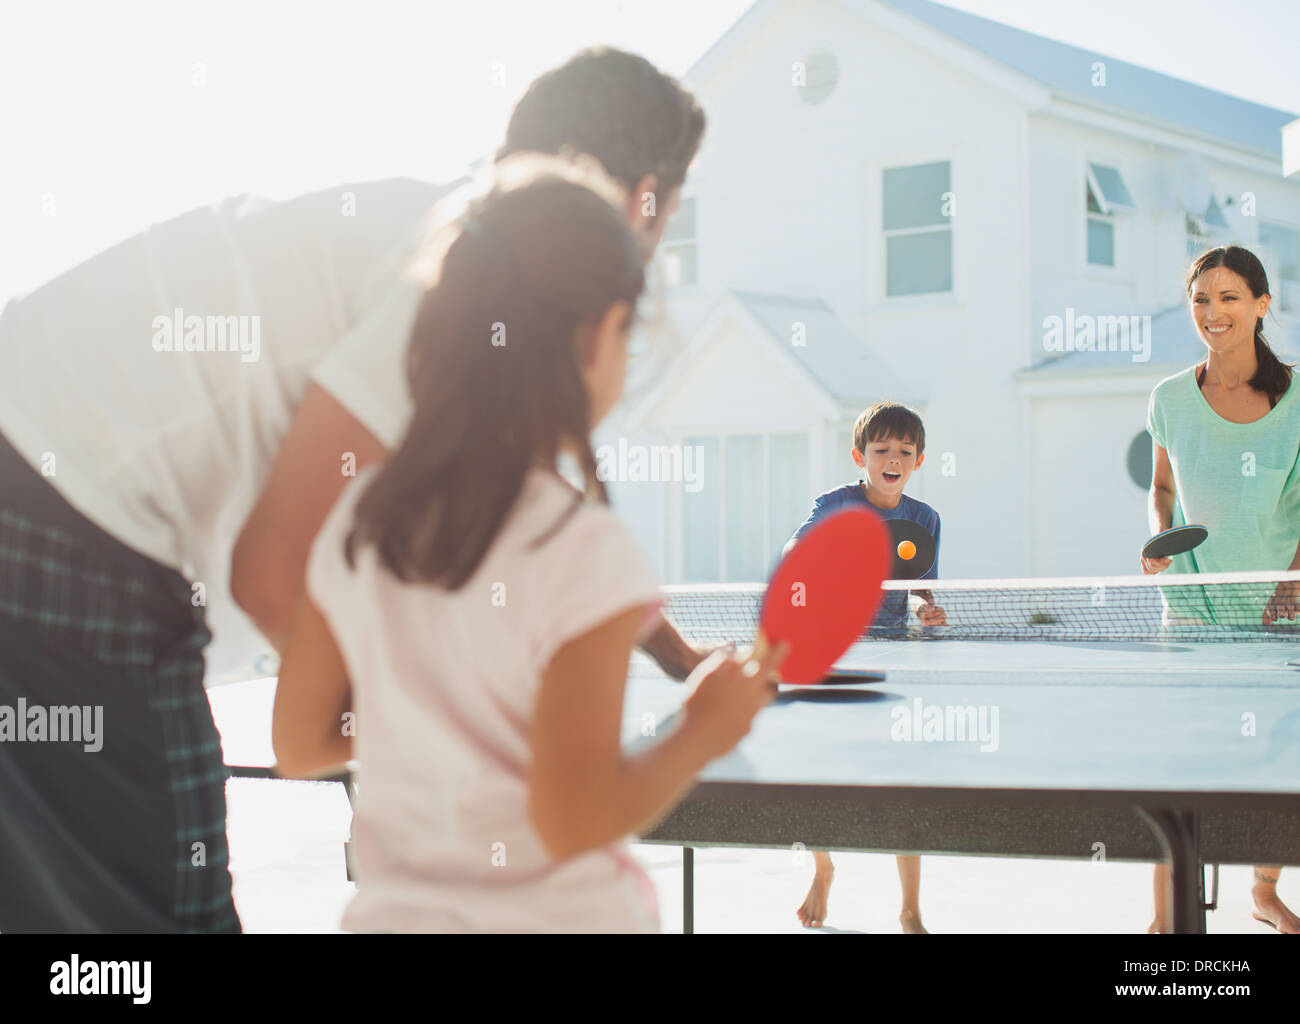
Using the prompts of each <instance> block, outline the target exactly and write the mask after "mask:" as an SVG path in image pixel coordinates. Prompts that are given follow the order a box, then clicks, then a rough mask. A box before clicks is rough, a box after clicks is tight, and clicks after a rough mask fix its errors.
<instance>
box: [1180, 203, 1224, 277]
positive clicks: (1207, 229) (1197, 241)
mask: <svg viewBox="0 0 1300 1024" xmlns="http://www.w3.org/2000/svg"><path fill="white" fill-rule="evenodd" d="M1186 222H1187V262H1189V263H1191V262H1192V261H1193V260H1195V259H1196V258H1197V257H1198V256H1200V255H1201V253H1203V252H1205V250H1206V249H1213V248H1214V247H1215V246H1216V245H1221V244H1222V242H1221V241H1220V237H1219V236H1220V235H1222V234H1225V233H1226V232H1227V231H1228V222H1227V220H1226V219H1225V218H1224V216H1223V210H1222V209H1221V208H1220V206H1219V201H1218V200H1217V199H1215V198H1214V197H1213V196H1211V197H1210V203H1209V205H1208V206H1207V207H1206V208H1205V212H1204V213H1203V214H1201V216H1199V217H1195V216H1193V215H1192V214H1190V213H1189V214H1187V216H1186Z"/></svg>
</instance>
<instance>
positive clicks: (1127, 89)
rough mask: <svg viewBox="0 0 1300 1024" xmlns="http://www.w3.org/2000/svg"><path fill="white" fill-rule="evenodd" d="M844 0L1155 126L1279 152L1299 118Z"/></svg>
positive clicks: (988, 30)
mask: <svg viewBox="0 0 1300 1024" xmlns="http://www.w3.org/2000/svg"><path fill="white" fill-rule="evenodd" d="M790 2H791V0H757V2H756V3H754V5H753V6H752V7H750V8H748V9H747V10H746V11H745V13H744V14H743V15H741V17H740V18H739V19H738V20H737V21H736V22H735V24H733V25H732V26H731V27H730V28H729V29H727V31H726V32H724V33H723V34H722V36H720V37H719V38H718V39H717V40H716V41H715V42H714V44H713V45H712V46H711V47H709V49H708V50H707V51H705V53H704V54H703V55H702V56H701V57H700V58H699V60H697V61H696V62H695V64H694V65H692V67H691V68H690V70H689V71H687V72H686V76H685V77H686V79H687V81H691V82H694V80H695V79H696V77H697V76H700V75H704V76H707V75H708V74H709V73H710V71H709V69H710V68H714V67H718V66H719V65H720V58H721V57H722V54H723V53H725V51H726V50H727V49H728V48H729V47H730V46H731V45H732V44H733V43H734V42H735V40H736V39H738V38H740V37H741V36H743V35H745V34H747V33H750V32H752V31H754V30H755V29H756V28H757V26H758V25H759V24H761V23H762V22H763V20H764V19H766V18H767V17H769V16H770V15H771V14H772V13H773V12H775V11H776V10H778V9H779V8H781V7H782V6H783V5H784V4H786V3H790ZM841 2H842V3H843V4H844V6H845V8H846V9H848V10H851V11H855V12H857V13H858V14H860V15H861V16H862V17H864V18H866V19H868V20H871V19H872V17H873V14H877V13H879V12H880V11H881V8H886V9H888V10H891V11H894V12H897V13H899V14H902V15H905V16H907V17H910V18H912V19H914V20H915V21H917V22H919V23H920V24H921V25H923V26H925V27H926V28H928V29H930V30H933V31H934V32H938V33H939V34H941V35H942V36H944V37H946V39H947V40H948V41H950V42H954V43H957V44H959V45H961V46H964V47H966V48H967V49H969V50H971V51H973V52H974V53H976V54H978V55H980V56H981V57H983V58H985V59H986V60H988V61H992V62H993V63H994V64H996V65H999V66H1001V67H1003V68H1006V69H1007V70H1008V71H1011V72H1013V73H1014V74H1015V75H1018V76H1020V80H1022V81H1024V80H1027V81H1028V82H1033V83H1037V85H1038V86H1040V87H1043V88H1045V89H1046V90H1047V91H1048V92H1049V93H1050V94H1051V95H1052V96H1054V97H1057V98H1058V99H1061V100H1065V101H1068V102H1070V103H1074V104H1077V105H1079V106H1081V107H1086V108H1089V109H1092V110H1097V111H1101V112H1105V113H1109V114H1115V115H1119V116H1122V117H1127V118H1129V119H1131V120H1135V121H1141V122H1144V123H1146V124H1149V125H1151V126H1153V127H1162V128H1166V129H1172V130H1174V131H1180V132H1182V133H1184V134H1187V133H1191V134H1193V135H1196V136H1200V137H1203V138H1206V139H1211V140H1214V141H1216V142H1219V143H1226V144H1229V145H1233V146H1236V147H1239V148H1242V149H1246V150H1251V151H1253V152H1255V153H1256V154H1258V155H1261V156H1268V157H1280V156H1281V155H1282V128H1283V127H1284V126H1285V125H1287V124H1288V123H1289V122H1291V121H1295V120H1296V118H1297V114H1295V113H1288V112H1287V111H1284V110H1278V109H1275V108H1273V107H1267V106H1264V105H1262V104H1259V103H1252V102H1250V101H1249V100H1243V99H1239V98H1237V97H1235V96H1229V95H1227V94H1226V93H1222V92H1216V91H1215V90H1214V89H1207V88H1206V87H1205V86H1202V85H1196V84H1195V83H1193V82H1186V81H1183V80H1182V79H1179V78H1174V77H1173V76H1171V75H1164V74H1161V73H1159V72H1158V71H1151V70H1150V69H1148V68H1144V67H1140V66H1138V65H1136V64H1129V63H1127V62H1125V61H1122V60H1116V59H1115V58H1112V57H1107V56H1105V55H1104V54H1099V53H1094V52H1093V51H1091V50H1084V49H1081V48H1079V47H1077V46H1070V45H1069V44H1068V43H1061V42H1057V41H1056V40H1054V39H1047V38H1046V37H1044V36H1039V35H1034V34H1033V33H1032V32H1026V31H1024V30H1023V29H1019V28H1013V27H1012V26H1010V25H1003V24H1001V23H1000V22H996V21H990V20H989V19H988V18H981V17H978V16H976V15H974V14H967V13H966V12H965V11H958V10H954V9H953V8H951V7H945V6H943V5H942V4H937V3H931V2H930V0H841ZM877 20H878V19H877ZM1097 60H1102V61H1104V62H1105V64H1106V84H1105V86H1097V87H1094V86H1093V85H1092V84H1091V68H1092V64H1093V62H1095V61H1097ZM1298 145H1300V144H1298Z"/></svg>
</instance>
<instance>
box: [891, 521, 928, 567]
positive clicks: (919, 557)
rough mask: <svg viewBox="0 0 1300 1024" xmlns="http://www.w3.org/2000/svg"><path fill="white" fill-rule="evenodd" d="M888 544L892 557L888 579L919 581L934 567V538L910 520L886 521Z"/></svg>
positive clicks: (922, 527)
mask: <svg viewBox="0 0 1300 1024" xmlns="http://www.w3.org/2000/svg"><path fill="white" fill-rule="evenodd" d="M885 526H886V527H887V528H888V529H889V536H890V543H891V544H892V549H891V550H892V553H893V556H894V567H893V570H892V571H893V575H892V576H891V577H890V579H895V580H915V579H920V578H921V577H922V576H924V575H925V574H926V573H927V572H929V571H930V566H932V565H934V537H933V536H932V535H931V533H930V531H929V530H927V529H926V528H925V527H924V526H921V525H920V524H918V523H914V522H912V520H910V519H888V520H886V521H885Z"/></svg>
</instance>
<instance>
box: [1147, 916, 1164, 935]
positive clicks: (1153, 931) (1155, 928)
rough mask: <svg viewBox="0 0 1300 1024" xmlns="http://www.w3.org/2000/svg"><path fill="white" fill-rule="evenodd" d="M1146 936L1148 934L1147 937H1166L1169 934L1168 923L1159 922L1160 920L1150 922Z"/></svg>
mask: <svg viewBox="0 0 1300 1024" xmlns="http://www.w3.org/2000/svg"><path fill="white" fill-rule="evenodd" d="M1147 934H1148V935H1168V934H1169V922H1168V921H1161V920H1158V919H1157V920H1155V921H1152V922H1151V924H1150V926H1149V927H1148V928H1147Z"/></svg>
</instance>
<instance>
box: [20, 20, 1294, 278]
mask: <svg viewBox="0 0 1300 1024" xmlns="http://www.w3.org/2000/svg"><path fill="white" fill-rule="evenodd" d="M790 2H797V0H790ZM749 5H750V0H654V2H653V3H634V2H628V0H455V2H449V0H406V2H400V0H311V2H304V0H215V2H214V0H202V2H177V0H114V2H113V3H102V2H100V0H83V2H79V3H78V2H72V0H51V2H48V3H40V4H17V3H15V4H10V5H7V7H6V10H5V13H4V24H3V25H0V139H3V157H2V158H0V302H2V301H3V300H4V299H5V298H6V297H8V296H9V295H11V294H14V293H16V292H20V291H25V290H27V289H28V288H31V287H34V286H35V285H37V284H40V283H41V282H42V281H44V280H46V279H48V278H50V277H52V276H54V275H55V274H57V273H59V272H60V271H61V270H63V269H66V268H67V267H69V266H72V265H73V264H75V263H77V262H78V261H80V260H82V259H85V258H86V257H88V256H90V255H92V254H94V253H95V252H97V251H99V250H101V249H103V248H105V247H106V246H108V245H111V244H112V243H114V242H116V241H118V240H120V239H122V238H125V237H127V236H129V235H131V234H134V233H135V232H137V231H139V230H141V229H142V228H143V227H144V226H145V225H147V224H149V223H151V222H155V221H158V220H162V219H166V218H167V217H170V216H173V215H175V214H177V213H180V212H183V211H184V210H187V209H190V208H192V207H194V206H198V205H200V204H203V203H207V202H210V201H213V200H215V199H217V198H220V197H221V196H225V195H230V194H234V193H238V192H244V191H254V192H260V193H262V194H265V195H272V196H286V195H292V194H294V193H297V192H301V191H307V190H309V189H313V188H320V187H324V186H328V185H332V184H336V183H338V182H341V181H348V180H358V179H366V178H377V177H387V176H391V175H407V176H413V177H423V178H428V179H432V180H437V179H441V178H449V177H452V176H455V175H456V174H457V173H459V172H460V171H461V170H462V169H463V168H464V167H465V165H466V164H467V163H469V162H470V161H472V160H474V159H476V158H478V157H480V156H483V155H485V154H487V153H489V152H490V151H491V149H492V148H493V147H494V145H495V144H496V142H497V141H498V140H499V138H500V135H501V132H502V130H503V128H504V126H505V122H506V118H507V115H508V113H509V110H510V108H511V106H512V104H513V103H514V100H515V99H516V98H517V96H518V94H519V92H520V91H521V90H522V89H523V87H524V86H525V85H526V84H527V83H528V81H529V80H530V79H532V78H533V77H534V76H535V75H536V74H538V73H539V72H541V71H543V70H545V69H546V68H548V67H552V66H554V65H555V64H557V63H559V62H561V61H562V60H564V59H565V58H566V57H567V56H568V55H569V54H570V53H572V52H573V51H574V50H576V49H579V48H581V47H583V46H587V45H591V44H594V43H609V44H612V45H616V46H621V47H623V48H625V49H630V50H636V51H638V52H640V53H643V54H644V55H645V56H647V57H648V58H650V59H651V60H652V61H654V62H655V63H656V64H658V65H659V66H660V67H663V68H664V69H665V70H667V71H670V72H672V73H675V74H680V73H682V72H684V71H685V70H686V69H687V68H688V67H689V66H690V64H691V63H692V62H693V61H694V60H695V58H697V57H698V56H699V55H700V54H702V53H703V52H704V51H705V50H706V49H707V48H708V47H709V46H710V45H711V44H712V42H713V41H714V40H715V39H716V38H717V37H718V36H719V35H721V34H722V32H724V31H725V30H726V29H727V28H728V27H729V26H730V25H731V24H733V23H734V21H735V20H736V19H737V18H738V17H739V16H740V15H741V14H742V13H743V12H744V11H745V10H746V9H747V8H748V7H749ZM949 5H950V6H953V7H959V8H961V9H963V10H967V11H970V12H971V13H975V14H980V15H982V16H984V17H990V18H995V19H997V20H1000V21H1004V22H1007V23H1009V24H1013V25H1016V26H1018V27H1020V28H1024V29H1027V30H1029V31H1032V32H1036V33H1038V34H1040V35H1046V36H1051V37H1053V38H1057V39H1061V40H1064V41H1066V42H1070V43H1073V44H1074V45H1077V46H1082V47H1084V48H1088V49H1092V50H1095V51H1097V52H1098V53H1099V54H1103V55H1106V56H1111V57H1116V58H1119V59H1121V60H1126V61H1130V62H1132V63H1136V64H1142V65H1144V66H1147V67H1150V68H1153V69H1155V70H1158V71H1163V72H1166V73H1168V74H1173V75H1176V76H1178V77H1180V78H1186V79H1190V80H1193V81H1198V82H1200V83H1201V84H1203V85H1206V86H1209V87H1210V88H1214V89H1218V90H1221V91H1223V92H1230V93H1234V94H1236V95H1239V96H1244V97H1246V98H1248V99H1252V100H1255V101H1257V102H1261V103H1266V104H1269V105H1271V106H1275V107H1281V108H1283V109H1292V110H1295V109H1297V108H1300V61H1297V60H1296V56H1295V46H1296V42H1297V41H1300V3H1296V2H1295V0H1236V2H1234V3H1232V4H1230V5H1225V4H1223V3H1222V2H1221V0H1089V2H1088V3H1087V4H1076V3H1070V2H1063V0H949ZM502 72H503V73H504V85H501V84H498V83H497V82H496V81H494V74H498V75H499V74H500V73H502ZM51 204H53V205H52V206H51ZM43 206H44V209H46V210H48V209H52V210H53V211H54V216H48V215H45V213H44V212H43Z"/></svg>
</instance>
